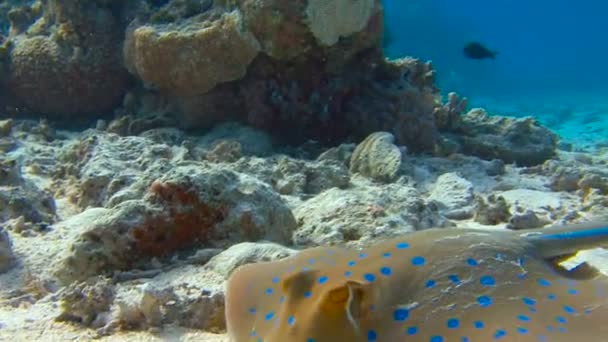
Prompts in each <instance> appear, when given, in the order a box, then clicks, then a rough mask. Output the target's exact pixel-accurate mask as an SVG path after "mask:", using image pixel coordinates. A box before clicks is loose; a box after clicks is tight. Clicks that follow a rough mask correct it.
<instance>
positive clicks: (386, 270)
mask: <svg viewBox="0 0 608 342" xmlns="http://www.w3.org/2000/svg"><path fill="white" fill-rule="evenodd" d="M380 273H382V274H383V275H385V276H389V275H391V274H392V273H393V271H392V270H391V269H390V267H382V268H381V269H380Z"/></svg>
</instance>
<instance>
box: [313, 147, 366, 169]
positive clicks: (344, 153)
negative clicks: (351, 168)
mask: <svg viewBox="0 0 608 342" xmlns="http://www.w3.org/2000/svg"><path fill="white" fill-rule="evenodd" d="M356 147H357V145H355V144H340V146H337V147H332V148H329V149H327V150H326V151H325V152H323V153H321V154H319V156H318V157H317V160H318V161H321V160H335V161H339V162H341V163H343V164H344V165H345V166H348V165H350V158H351V156H352V155H353V152H354V151H355V148H356Z"/></svg>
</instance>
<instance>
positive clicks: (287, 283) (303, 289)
mask: <svg viewBox="0 0 608 342" xmlns="http://www.w3.org/2000/svg"><path fill="white" fill-rule="evenodd" d="M317 273H318V271H315V270H306V271H299V272H297V273H294V274H291V275H289V276H287V277H286V278H285V279H283V281H282V283H281V288H282V289H283V292H284V293H285V294H286V295H287V296H288V297H290V298H299V297H302V296H304V295H305V294H306V293H307V292H310V290H311V289H312V285H313V283H314V281H315V278H316V277H317Z"/></svg>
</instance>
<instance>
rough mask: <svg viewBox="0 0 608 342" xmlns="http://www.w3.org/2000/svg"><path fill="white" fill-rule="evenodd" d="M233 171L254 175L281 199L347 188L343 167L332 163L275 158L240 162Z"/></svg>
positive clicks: (346, 175) (346, 172) (280, 156)
mask: <svg viewBox="0 0 608 342" xmlns="http://www.w3.org/2000/svg"><path fill="white" fill-rule="evenodd" d="M234 168H235V170H237V171H239V172H243V173H247V174H251V175H255V177H257V178H258V179H260V180H262V181H264V182H266V183H267V184H269V185H271V186H272V187H273V188H274V189H275V190H276V191H277V192H279V193H280V194H283V195H294V196H305V197H308V196H309V195H314V194H318V193H320V192H322V191H325V190H327V189H331V188H333V187H337V188H341V189H344V188H346V187H348V186H349V185H350V175H349V173H348V169H347V168H346V166H344V164H343V163H341V162H336V161H333V160H322V161H303V160H298V159H294V158H289V157H286V156H282V155H279V156H276V157H272V158H267V159H260V158H242V159H241V160H239V161H238V162H237V163H235V165H234Z"/></svg>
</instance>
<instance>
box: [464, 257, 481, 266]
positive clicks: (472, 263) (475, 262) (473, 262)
mask: <svg viewBox="0 0 608 342" xmlns="http://www.w3.org/2000/svg"><path fill="white" fill-rule="evenodd" d="M467 264H469V266H477V265H478V263H477V260H475V259H473V258H468V259H467Z"/></svg>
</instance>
